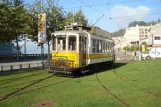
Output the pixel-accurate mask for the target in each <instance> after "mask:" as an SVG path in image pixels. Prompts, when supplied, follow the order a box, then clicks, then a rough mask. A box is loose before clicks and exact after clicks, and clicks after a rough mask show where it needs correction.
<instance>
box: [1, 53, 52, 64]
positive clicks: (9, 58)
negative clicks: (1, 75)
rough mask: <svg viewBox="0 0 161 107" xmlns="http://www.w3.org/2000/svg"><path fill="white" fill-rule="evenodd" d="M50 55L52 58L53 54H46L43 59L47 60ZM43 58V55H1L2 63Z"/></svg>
mask: <svg viewBox="0 0 161 107" xmlns="http://www.w3.org/2000/svg"><path fill="white" fill-rule="evenodd" d="M48 55H49V56H50V57H51V54H44V56H43V58H44V59H46V58H47V57H48ZM41 58H42V57H41V54H0V62H5V61H23V60H40V59H41Z"/></svg>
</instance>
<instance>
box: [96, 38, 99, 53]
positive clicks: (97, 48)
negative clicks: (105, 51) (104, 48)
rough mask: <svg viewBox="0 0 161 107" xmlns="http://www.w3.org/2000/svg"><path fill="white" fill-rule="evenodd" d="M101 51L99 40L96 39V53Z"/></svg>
mask: <svg viewBox="0 0 161 107" xmlns="http://www.w3.org/2000/svg"><path fill="white" fill-rule="evenodd" d="M98 52H99V40H96V53H98Z"/></svg>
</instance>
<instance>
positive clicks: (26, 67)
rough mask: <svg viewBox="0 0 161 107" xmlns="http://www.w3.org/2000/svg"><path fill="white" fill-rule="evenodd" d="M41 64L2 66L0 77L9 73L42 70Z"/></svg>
mask: <svg viewBox="0 0 161 107" xmlns="http://www.w3.org/2000/svg"><path fill="white" fill-rule="evenodd" d="M42 68H43V66H42V63H41V62H29V63H22V64H8V65H7V64H6V65H0V75H3V74H8V73H17V72H23V71H26V70H27V71H30V70H33V69H42Z"/></svg>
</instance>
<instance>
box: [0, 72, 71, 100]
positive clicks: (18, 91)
mask: <svg viewBox="0 0 161 107" xmlns="http://www.w3.org/2000/svg"><path fill="white" fill-rule="evenodd" d="M51 77H53V75H52V76H47V77H45V78H42V79H38V80H37V81H36V80H35V82H33V83H31V84H29V85H26V86H24V87H21V88H20V89H17V90H15V91H12V92H10V93H9V94H7V95H4V96H0V101H2V100H6V99H9V98H12V97H15V96H18V95H21V94H25V93H28V92H33V91H36V90H39V89H43V88H46V87H50V86H54V85H57V84H60V83H64V82H66V81H69V80H73V79H65V80H62V81H58V82H55V83H52V84H49V85H44V86H41V87H38V88H33V89H29V90H27V91H23V90H24V89H26V88H28V87H30V86H32V85H34V84H37V83H39V82H41V81H44V80H46V79H49V78H51ZM21 91H22V92H21Z"/></svg>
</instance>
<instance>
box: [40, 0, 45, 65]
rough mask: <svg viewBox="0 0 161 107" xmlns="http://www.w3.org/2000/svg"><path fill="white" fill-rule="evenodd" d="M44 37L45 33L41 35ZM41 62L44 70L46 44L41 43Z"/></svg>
mask: <svg viewBox="0 0 161 107" xmlns="http://www.w3.org/2000/svg"><path fill="white" fill-rule="evenodd" d="M40 12H41V13H43V0H41V11H40ZM41 35H43V33H41ZM41 60H42V61H41V62H42V68H44V44H43V43H41Z"/></svg>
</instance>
